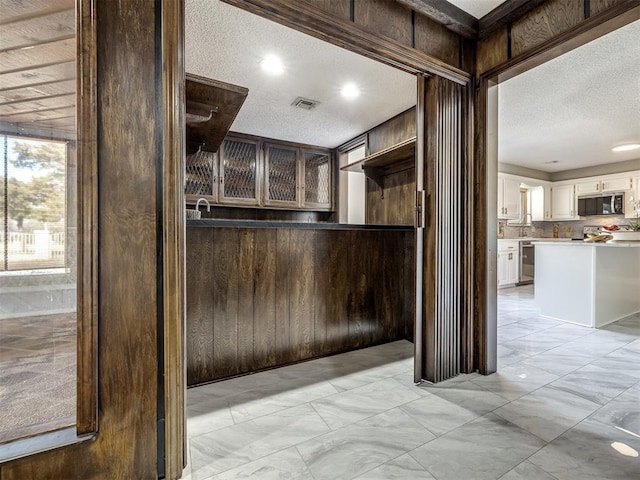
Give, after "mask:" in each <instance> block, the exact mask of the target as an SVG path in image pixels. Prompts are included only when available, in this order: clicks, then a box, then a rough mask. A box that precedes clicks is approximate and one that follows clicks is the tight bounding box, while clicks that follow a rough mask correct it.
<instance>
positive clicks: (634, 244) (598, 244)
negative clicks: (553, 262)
mask: <svg viewBox="0 0 640 480" xmlns="http://www.w3.org/2000/svg"><path fill="white" fill-rule="evenodd" d="M554 240H555V239H554ZM535 243H536V244H538V245H551V244H553V245H558V246H563V247H568V246H571V247H640V242H611V241H609V242H557V241H547V240H546V239H541V240H536V241H535Z"/></svg>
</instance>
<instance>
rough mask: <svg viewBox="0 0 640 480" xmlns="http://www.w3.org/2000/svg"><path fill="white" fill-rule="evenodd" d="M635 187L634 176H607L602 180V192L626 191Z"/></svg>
mask: <svg viewBox="0 0 640 480" xmlns="http://www.w3.org/2000/svg"><path fill="white" fill-rule="evenodd" d="M632 188H633V177H630V176H629V177H618V178H606V179H603V180H602V189H601V190H600V191H601V192H624V191H626V190H631V189H632Z"/></svg>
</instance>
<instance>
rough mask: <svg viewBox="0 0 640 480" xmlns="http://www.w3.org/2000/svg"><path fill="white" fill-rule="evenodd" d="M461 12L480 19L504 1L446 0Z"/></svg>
mask: <svg viewBox="0 0 640 480" xmlns="http://www.w3.org/2000/svg"><path fill="white" fill-rule="evenodd" d="M448 1H449V3H452V4H454V5H455V6H456V7H458V8H459V9H461V10H464V11H465V12H467V13H469V14H471V15H473V16H474V17H476V18H482V17H484V16H485V15H486V14H487V13H489V12H490V11H491V10H493V9H494V8H496V7H497V6H498V5H500V4H502V3H504V2H505V1H506V0H448Z"/></svg>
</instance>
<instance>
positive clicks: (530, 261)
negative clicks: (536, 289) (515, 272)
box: [517, 240, 536, 285]
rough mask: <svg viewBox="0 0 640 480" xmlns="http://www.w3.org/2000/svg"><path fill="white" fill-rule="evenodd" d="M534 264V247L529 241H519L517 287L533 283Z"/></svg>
mask: <svg viewBox="0 0 640 480" xmlns="http://www.w3.org/2000/svg"><path fill="white" fill-rule="evenodd" d="M535 264H536V255H535V247H534V246H533V244H532V243H531V241H530V240H520V279H519V282H518V283H517V285H528V284H530V283H533V278H534V275H535Z"/></svg>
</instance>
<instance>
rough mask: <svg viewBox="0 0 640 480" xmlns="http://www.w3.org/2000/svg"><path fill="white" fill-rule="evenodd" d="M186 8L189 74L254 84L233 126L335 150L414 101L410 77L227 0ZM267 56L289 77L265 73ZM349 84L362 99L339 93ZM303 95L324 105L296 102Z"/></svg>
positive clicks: (203, 0)
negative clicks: (262, 63) (309, 107)
mask: <svg viewBox="0 0 640 480" xmlns="http://www.w3.org/2000/svg"><path fill="white" fill-rule="evenodd" d="M185 9H186V12H185V13H186V24H185V35H186V38H185V42H186V44H185V63H186V71H187V72H189V73H195V74H197V75H202V76H204V77H208V78H213V79H216V80H221V81H223V82H228V83H232V84H235V85H241V86H243V87H247V88H249V96H248V97H247V100H246V101H245V104H244V105H243V107H242V109H241V110H240V113H239V114H238V116H237V118H236V120H235V122H234V124H233V125H232V127H231V130H233V131H236V132H242V133H248V134H252V135H259V136H263V137H270V138H276V139H280V140H288V141H293V142H300V143H307V144H312V145H319V146H324V147H331V148H333V147H336V146H338V145H340V144H342V143H344V142H345V141H347V140H350V139H351V138H353V137H355V136H357V135H359V134H361V133H363V132H365V131H366V130H368V129H370V128H371V127H374V126H375V125H378V124H379V123H381V122H383V121H384V120H386V119H388V118H390V117H392V116H394V115H396V114H398V113H400V112H402V111H404V110H406V109H408V108H410V107H412V106H413V105H415V102H416V80H415V77H414V76H412V75H409V74H407V73H404V72H402V71H400V70H397V69H394V68H392V67H388V66H386V65H383V64H381V63H378V62H374V61H371V60H369V59H367V58H365V57H363V56H360V55H357V54H354V53H352V52H349V51H347V50H344V49H341V48H339V47H336V46H334V45H331V44H328V43H326V42H323V41H320V40H318V39H316V38H313V37H310V36H308V35H305V34H302V33H300V32H297V31H295V30H292V29H290V28H287V27H284V26H282V25H279V24H277V23H274V22H271V21H268V20H266V19H263V18H261V17H258V16H256V15H253V14H250V13H248V12H245V11H243V10H241V9H238V8H235V7H232V6H230V5H227V4H224V3H220V2H217V1H212V0H187V1H186V6H185ZM268 54H271V55H277V56H278V57H279V58H280V59H281V60H282V61H283V63H284V65H285V72H284V74H282V75H280V76H277V77H272V76H268V75H266V74H265V73H263V72H262V71H261V69H260V65H259V64H260V61H261V60H262V58H263V57H264V56H266V55H268ZM346 82H353V83H356V84H358V85H359V87H360V90H361V92H362V93H361V95H360V97H358V98H357V99H355V100H352V101H346V100H344V99H343V98H342V97H341V95H340V89H341V87H342V85H343V84H344V83H346ZM298 96H302V97H306V98H310V99H313V100H318V101H319V102H320V105H319V106H318V107H316V108H315V109H314V110H312V111H307V110H302V109H299V108H295V107H292V106H291V103H292V102H293V101H294V99H295V98H296V97H298Z"/></svg>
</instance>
